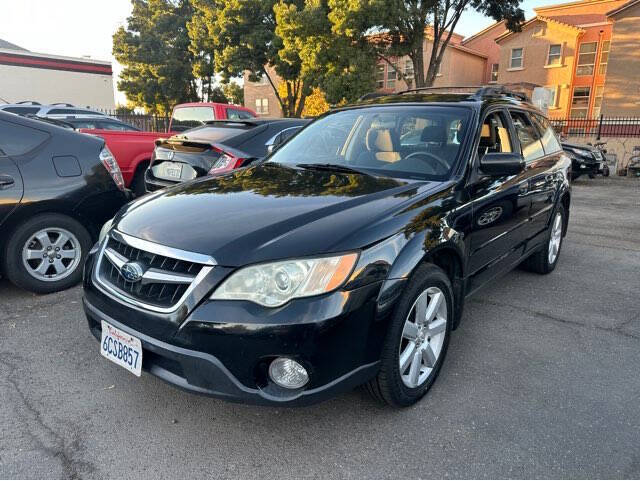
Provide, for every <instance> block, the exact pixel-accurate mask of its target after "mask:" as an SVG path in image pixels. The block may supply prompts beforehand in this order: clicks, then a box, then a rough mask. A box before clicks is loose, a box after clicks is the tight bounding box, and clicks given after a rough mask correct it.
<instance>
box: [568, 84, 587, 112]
mask: <svg viewBox="0 0 640 481" xmlns="http://www.w3.org/2000/svg"><path fill="white" fill-rule="evenodd" d="M590 95H591V88H590V87H576V88H574V89H573V97H572V99H571V118H572V119H586V118H587V114H588V113H589V96H590Z"/></svg>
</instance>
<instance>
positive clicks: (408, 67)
mask: <svg viewBox="0 0 640 481" xmlns="http://www.w3.org/2000/svg"><path fill="white" fill-rule="evenodd" d="M404 76H405V77H406V78H408V79H411V78H413V60H411V59H407V60H405V62H404Z"/></svg>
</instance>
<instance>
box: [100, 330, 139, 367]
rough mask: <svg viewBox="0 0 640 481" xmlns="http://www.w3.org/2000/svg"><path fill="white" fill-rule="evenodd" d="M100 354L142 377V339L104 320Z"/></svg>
mask: <svg viewBox="0 0 640 481" xmlns="http://www.w3.org/2000/svg"><path fill="white" fill-rule="evenodd" d="M100 354H102V355H103V356H104V357H106V358H107V359H109V361H112V362H115V363H116V364H117V365H118V366H122V367H124V368H125V369H126V370H127V371H130V372H132V373H133V374H135V375H136V376H138V377H140V374H141V372H142V343H141V342H140V339H138V338H137V337H134V336H132V335H131V334H127V333H126V332H124V331H121V330H120V329H118V328H117V327H113V326H112V325H111V324H109V323H108V322H105V321H102V340H101V342H100Z"/></svg>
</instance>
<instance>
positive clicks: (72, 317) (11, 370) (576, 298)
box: [0, 179, 640, 478]
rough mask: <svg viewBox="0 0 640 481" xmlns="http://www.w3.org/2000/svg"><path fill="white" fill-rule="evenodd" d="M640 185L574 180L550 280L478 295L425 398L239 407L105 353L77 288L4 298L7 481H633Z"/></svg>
mask: <svg viewBox="0 0 640 481" xmlns="http://www.w3.org/2000/svg"><path fill="white" fill-rule="evenodd" d="M639 287H640V182H637V181H634V180H631V179H595V180H589V179H585V180H582V179H580V180H579V181H577V182H576V184H575V186H574V191H573V204H572V209H571V220H570V227H569V234H568V236H567V238H566V239H565V243H564V246H563V251H562V255H561V259H560V261H559V265H558V267H557V269H556V270H555V272H554V273H552V274H551V275H549V276H547V277H541V276H538V275H535V274H529V273H525V272H522V271H514V272H512V273H510V274H509V275H507V276H506V277H504V278H502V279H500V280H498V281H497V282H495V283H494V284H493V285H491V286H490V287H488V288H486V289H485V290H484V291H483V292H481V293H479V294H477V295H476V296H475V297H474V298H473V300H472V301H471V302H470V303H469V304H468V306H467V309H466V311H465V315H464V319H463V323H462V326H461V328H460V329H459V330H458V331H456V332H455V333H454V335H453V337H452V341H451V346H450V349H449V353H448V359H447V362H446V363H445V365H444V367H443V370H442V373H441V375H440V378H439V379H438V381H437V382H436V384H435V385H434V387H433V389H432V390H431V392H430V393H429V394H428V395H427V397H426V398H425V399H424V400H423V401H422V402H420V403H419V404H417V405H416V406H414V407H412V408H409V409H406V410H399V411H398V410H392V409H389V408H385V407H381V406H379V405H377V404H376V403H375V402H374V401H372V400H370V399H369V398H368V397H367V395H366V393H365V392H364V391H361V390H357V391H354V392H352V393H349V394H346V395H344V396H341V397H339V398H337V399H334V400H331V401H328V402H325V403H323V404H320V405H316V406H312V407H308V408H299V409H275V408H264V407H254V406H243V405H236V404H229V403H225V402H222V401H218V400H215V399H209V398H203V397H198V396H195V395H191V394H187V393H184V392H181V391H179V390H176V389H174V388H172V387H170V386H168V385H166V384H164V383H163V382H162V381H159V380H157V379H155V378H153V377H151V376H149V375H145V374H143V376H142V377H141V378H140V379H138V378H136V377H134V376H132V375H130V374H129V373H127V372H126V371H124V370H123V369H122V368H120V367H118V366H116V365H115V364H112V363H109V362H108V361H107V360H105V359H104V358H102V357H101V356H100V354H99V352H98V343H97V342H96V341H95V340H94V339H93V337H91V335H90V334H89V331H88V329H87V327H86V323H85V319H84V315H83V313H82V308H81V289H80V288H79V287H76V288H74V289H71V290H69V291H67V292H64V293H59V294H53V295H48V296H35V295H32V294H28V293H26V292H24V291H20V290H18V289H16V288H14V287H12V286H10V285H9V284H8V283H7V282H6V281H0V478H42V477H44V478H77V477H94V478H105V477H106V478H198V477H233V478H271V477H280V478H290V477H293V478H313V477H319V478H325V477H326V478H332V477H340V478H351V477H355V478H369V477H374V478H388V477H400V478H434V477H435V478H439V477H447V478H449V477H452V478H504V477H519V478H520V477H523V478H530V477H533V478H565V477H571V478H638V477H640V307H639V305H640V303H639V301H638V299H639V294H638V288H639Z"/></svg>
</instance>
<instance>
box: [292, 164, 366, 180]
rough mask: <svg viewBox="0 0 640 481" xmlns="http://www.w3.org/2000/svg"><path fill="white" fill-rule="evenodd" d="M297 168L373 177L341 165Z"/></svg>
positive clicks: (306, 165)
mask: <svg viewBox="0 0 640 481" xmlns="http://www.w3.org/2000/svg"><path fill="white" fill-rule="evenodd" d="M296 167H300V168H302V169H309V170H327V171H330V172H343V173H346V174H360V175H367V176H369V177H373V176H372V175H371V174H369V173H368V172H363V171H361V170H357V169H353V168H351V167H347V166H346V165H341V164H296Z"/></svg>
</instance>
